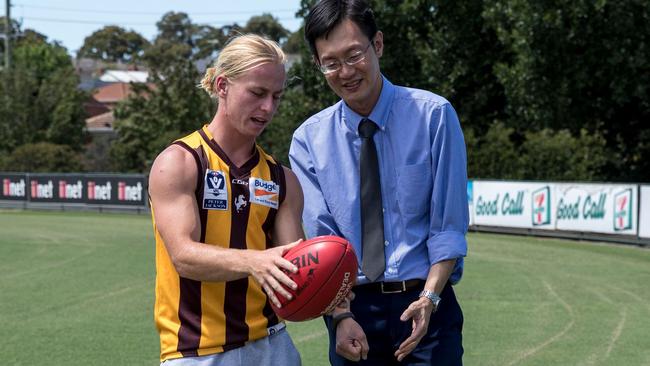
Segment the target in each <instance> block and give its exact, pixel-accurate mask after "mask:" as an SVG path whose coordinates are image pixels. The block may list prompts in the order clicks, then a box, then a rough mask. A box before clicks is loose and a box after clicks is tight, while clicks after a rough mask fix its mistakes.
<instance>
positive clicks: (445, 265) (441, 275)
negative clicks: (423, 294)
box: [424, 259, 456, 294]
mask: <svg viewBox="0 0 650 366" xmlns="http://www.w3.org/2000/svg"><path fill="white" fill-rule="evenodd" d="M455 264H456V259H449V260H444V261H440V262H438V263H434V264H433V265H432V266H431V267H430V268H429V275H428V276H427V281H426V283H425V285H424V289H425V290H429V291H433V292H435V293H436V294H440V293H441V292H442V290H443V289H444V287H445V284H446V283H447V281H449V276H451V273H452V272H453V270H454V265H455Z"/></svg>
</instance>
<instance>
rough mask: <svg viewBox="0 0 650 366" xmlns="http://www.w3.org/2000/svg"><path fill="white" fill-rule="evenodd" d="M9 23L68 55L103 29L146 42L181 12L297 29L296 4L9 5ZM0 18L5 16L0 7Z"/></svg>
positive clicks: (68, 1)
mask: <svg viewBox="0 0 650 366" xmlns="http://www.w3.org/2000/svg"><path fill="white" fill-rule="evenodd" d="M11 4H12V7H11V17H12V18H13V19H16V20H18V21H19V22H21V23H22V28H23V29H25V28H31V29H34V30H36V31H38V32H40V33H42V34H45V35H46V36H47V37H48V39H49V40H58V41H60V42H61V43H62V44H63V46H65V47H66V48H67V49H68V52H70V53H71V54H73V53H76V50H78V49H79V47H81V45H82V44H83V41H84V38H85V37H87V36H89V35H91V34H92V33H93V32H94V31H96V30H98V29H101V28H103V27H104V26H106V25H118V26H121V27H123V28H125V29H128V30H131V29H132V30H134V31H136V32H138V33H140V34H141V35H143V36H144V37H145V38H147V39H149V40H152V39H153V37H154V36H155V34H156V33H157V29H156V22H157V21H159V20H160V18H161V17H162V15H163V14H165V13H166V12H168V11H176V12H181V11H182V12H185V13H187V14H188V15H189V17H190V19H192V22H194V23H198V24H209V25H212V26H215V27H220V26H222V25H225V24H232V23H234V22H237V23H238V24H240V25H244V24H245V23H246V21H247V20H248V19H249V18H250V17H251V16H254V15H261V14H262V13H271V14H273V16H275V17H276V18H277V19H278V20H279V21H280V23H282V25H283V26H284V27H285V28H287V29H288V30H290V31H292V32H293V31H296V30H297V29H298V28H299V27H300V23H301V21H302V19H299V18H295V13H296V11H298V9H299V8H300V0H270V1H262V0H229V1H222V0H219V1H206V0H202V1H200V0H159V1H154V0H110V1H103V2H95V1H88V0H48V1H42V0H41V1H39V0H11ZM1 7H2V9H1V12H0V15H5V7H4V1H3V2H2V5H1Z"/></svg>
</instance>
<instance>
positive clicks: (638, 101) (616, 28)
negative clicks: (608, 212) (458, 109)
mask: <svg viewBox="0 0 650 366" xmlns="http://www.w3.org/2000/svg"><path fill="white" fill-rule="evenodd" d="M483 15H484V18H485V19H486V22H487V24H488V25H489V26H490V27H491V28H492V29H494V30H495V32H496V33H497V35H498V40H499V42H500V43H501V44H502V45H503V47H504V52H505V55H506V56H507V57H506V58H504V59H502V60H500V61H499V62H498V63H497V64H495V65H494V73H495V75H496V77H497V78H498V80H499V82H500V83H501V85H503V88H504V96H505V97H506V100H507V109H506V112H507V114H508V115H509V116H510V117H509V122H508V123H509V125H511V126H513V127H514V128H516V129H517V131H518V132H519V133H520V134H523V133H525V131H529V130H532V131H540V130H542V129H544V128H552V129H556V130H557V129H563V128H566V129H568V130H569V131H571V133H572V135H573V136H579V135H580V130H581V129H583V128H585V129H587V130H588V131H591V132H593V131H602V132H603V137H604V138H605V140H606V142H607V144H606V147H607V149H608V151H609V153H610V154H611V156H612V159H610V161H609V163H608V164H607V166H606V168H605V169H606V177H607V178H609V179H612V180H628V181H639V180H640V181H648V180H650V175H649V174H648V173H647V172H648V171H650V155H648V153H649V152H650V151H648V149H647V148H645V149H638V147H639V146H648V145H649V144H650V141H648V140H647V138H648V137H649V136H650V133H648V132H646V131H648V129H649V128H650V126H648V121H649V120H650V95H649V90H650V53H649V52H648V48H647V46H646V45H647V44H648V42H649V41H650V8H649V7H648V4H647V1H642V0H633V1H626V0H602V1H577V2H576V1H567V0H554V1H536V2H530V1H525V0H502V1H496V2H488V3H485V9H484V12H483Z"/></svg>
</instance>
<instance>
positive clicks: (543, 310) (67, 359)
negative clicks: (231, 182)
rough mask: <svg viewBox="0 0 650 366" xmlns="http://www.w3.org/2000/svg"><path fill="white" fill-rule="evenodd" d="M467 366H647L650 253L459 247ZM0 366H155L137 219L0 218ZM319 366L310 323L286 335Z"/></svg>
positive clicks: (483, 239) (149, 247)
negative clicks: (462, 263) (462, 252)
mask: <svg viewBox="0 0 650 366" xmlns="http://www.w3.org/2000/svg"><path fill="white" fill-rule="evenodd" d="M468 242H469V256H468V257H467V258H466V262H465V275H464V277H463V280H462V281H461V283H460V284H459V285H458V286H456V292H457V296H458V298H459V301H460V303H461V306H462V307H463V310H464V314H465V328H464V333H463V334H464V342H463V343H464V347H465V357H464V364H465V365H626V366H630V365H650V249H644V248H639V247H634V246H627V245H611V244H601V243H593V242H589V243H588V242H575V241H567V240H556V239H541V238H534V237H521V236H505V235H493V234H482V233H481V234H479V233H470V234H469V235H468ZM0 258H1V259H2V260H1V261H0V339H1V340H2V341H1V342H0V354H1V355H2V359H3V360H2V363H3V364H7V365H37V364H48V365H156V364H158V338H157V334H156V331H155V328H154V325H153V320H152V319H153V315H152V312H153V298H154V295H153V284H154V278H155V269H154V241H153V235H152V227H151V221H150V219H149V217H148V216H147V215H118V214H98V213H63V212H33V211H2V212H0ZM289 330H290V332H291V335H292V337H293V339H294V342H295V343H296V345H297V347H298V349H299V350H300V352H301V355H302V358H303V364H304V365H307V366H312V365H328V362H327V355H326V354H327V351H326V349H327V336H326V332H325V328H324V325H323V323H322V320H320V319H316V320H313V321H311V322H305V323H290V324H289Z"/></svg>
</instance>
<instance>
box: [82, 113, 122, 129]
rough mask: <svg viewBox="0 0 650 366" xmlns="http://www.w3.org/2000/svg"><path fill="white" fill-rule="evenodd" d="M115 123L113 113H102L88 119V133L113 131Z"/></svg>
mask: <svg viewBox="0 0 650 366" xmlns="http://www.w3.org/2000/svg"><path fill="white" fill-rule="evenodd" d="M113 121H115V117H114V116H113V111H110V112H106V113H102V114H100V115H97V116H95V117H91V118H88V119H86V129H87V130H88V132H101V131H112V130H113Z"/></svg>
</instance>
